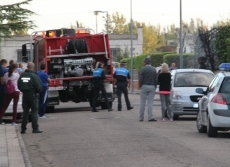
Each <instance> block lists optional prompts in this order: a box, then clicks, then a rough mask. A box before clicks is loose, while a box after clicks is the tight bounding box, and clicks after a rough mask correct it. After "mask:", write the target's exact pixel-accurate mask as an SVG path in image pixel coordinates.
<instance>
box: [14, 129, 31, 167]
mask: <svg viewBox="0 0 230 167" xmlns="http://www.w3.org/2000/svg"><path fill="white" fill-rule="evenodd" d="M16 133H17V136H18V141H19V144H20V147H21V150H22V155H23V159H24V162H25V165H26V167H32V165H31V162H30V159H29V156H28V153H27V150H26V146H25V143H24V141H23V139H22V136H21V133H20V130H19V129H18V128H16Z"/></svg>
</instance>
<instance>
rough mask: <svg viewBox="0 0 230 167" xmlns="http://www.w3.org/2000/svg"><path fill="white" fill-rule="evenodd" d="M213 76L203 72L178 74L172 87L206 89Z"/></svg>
mask: <svg viewBox="0 0 230 167" xmlns="http://www.w3.org/2000/svg"><path fill="white" fill-rule="evenodd" d="M213 77H214V75H213V74H212V73H204V72H180V73H176V74H175V79H174V87H198V86H200V87H202V86H203V87H207V86H208V85H209V83H210V82H211V81H212V79H213Z"/></svg>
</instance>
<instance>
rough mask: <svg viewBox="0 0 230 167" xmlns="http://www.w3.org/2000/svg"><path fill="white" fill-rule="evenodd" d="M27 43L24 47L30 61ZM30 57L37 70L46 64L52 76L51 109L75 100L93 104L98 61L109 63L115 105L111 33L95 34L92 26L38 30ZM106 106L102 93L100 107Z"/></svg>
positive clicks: (110, 91) (109, 86)
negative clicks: (91, 31) (91, 30)
mask: <svg viewBox="0 0 230 167" xmlns="http://www.w3.org/2000/svg"><path fill="white" fill-rule="evenodd" d="M26 46H27V45H26V44H24V45H23V46H22V53H23V55H22V56H23V59H24V60H26V56H28V55H26V53H27V51H26ZM30 53H31V54H30V56H31V60H33V62H34V64H35V67H36V71H37V70H39V67H40V64H41V63H45V64H46V72H47V74H48V75H49V77H50V79H51V83H50V84H49V91H48V103H47V108H48V110H50V111H52V110H53V109H54V106H55V105H59V101H61V102H69V101H73V102H75V103H80V102H86V101H88V102H89V104H90V106H91V105H92V101H93V96H94V86H93V84H92V72H93V71H94V69H95V65H96V63H97V62H98V61H102V62H104V64H105V67H104V71H105V74H106V79H105V81H104V86H105V89H106V92H107V96H108V100H109V102H110V105H111V106H112V102H113V100H114V99H115V97H116V96H115V95H113V84H112V82H113V67H112V57H111V54H110V47H109V40H108V34H103V33H100V34H91V33H90V29H76V30H75V29H64V28H62V29H54V30H45V31H35V32H33V33H32V34H31V37H30ZM99 106H101V108H102V109H106V105H105V102H104V97H103V96H102V95H100V96H99V98H98V102H97V107H99Z"/></svg>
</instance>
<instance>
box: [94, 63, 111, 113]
mask: <svg viewBox="0 0 230 167" xmlns="http://www.w3.org/2000/svg"><path fill="white" fill-rule="evenodd" d="M97 65H98V66H97V67H96V69H95V70H94V71H93V85H94V98H93V104H92V112H98V110H97V109H96V103H97V99H98V96H99V91H101V93H102V95H103V97H104V98H105V103H106V106H107V108H108V111H112V110H113V109H112V108H111V106H110V105H109V101H108V97H107V93H106V90H105V87H104V80H105V78H106V77H105V72H104V70H103V67H104V63H103V62H98V63H97Z"/></svg>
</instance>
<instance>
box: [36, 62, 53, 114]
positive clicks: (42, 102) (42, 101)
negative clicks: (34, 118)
mask: <svg viewBox="0 0 230 167" xmlns="http://www.w3.org/2000/svg"><path fill="white" fill-rule="evenodd" d="M45 69H46V65H45V64H41V65H40V71H38V72H37V75H38V76H39V78H40V79H41V81H42V86H43V87H42V92H41V93H40V96H39V97H40V98H39V112H38V114H39V118H47V116H46V115H45V111H46V105H47V98H48V84H49V83H50V78H49V76H48V74H47V73H46V72H45Z"/></svg>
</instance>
